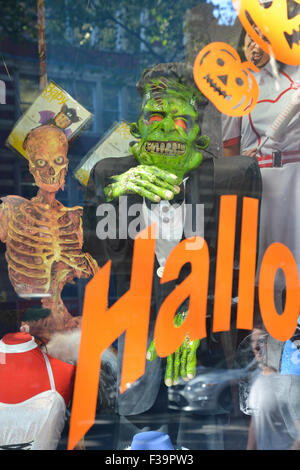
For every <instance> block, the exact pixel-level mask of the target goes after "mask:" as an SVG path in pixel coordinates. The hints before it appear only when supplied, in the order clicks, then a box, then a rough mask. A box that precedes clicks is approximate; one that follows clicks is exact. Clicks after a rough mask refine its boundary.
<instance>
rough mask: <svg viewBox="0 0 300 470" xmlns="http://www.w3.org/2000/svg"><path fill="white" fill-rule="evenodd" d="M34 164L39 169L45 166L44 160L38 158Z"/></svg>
mask: <svg viewBox="0 0 300 470" xmlns="http://www.w3.org/2000/svg"><path fill="white" fill-rule="evenodd" d="M35 163H36V166H38V167H40V168H43V167H44V166H46V165H47V162H46V160H42V159H41V158H39V159H38V160H37V161H36V162H35Z"/></svg>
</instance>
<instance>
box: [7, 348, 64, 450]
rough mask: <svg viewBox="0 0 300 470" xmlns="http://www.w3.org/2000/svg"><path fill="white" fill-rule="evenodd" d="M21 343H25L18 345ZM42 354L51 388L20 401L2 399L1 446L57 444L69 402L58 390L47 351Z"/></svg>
mask: <svg viewBox="0 0 300 470" xmlns="http://www.w3.org/2000/svg"><path fill="white" fill-rule="evenodd" d="M25 344H26V343H25ZM21 345H22V343H21V344H19V345H15V346H21ZM43 355H44V358H45V362H46V366H47V371H48V375H49V382H50V387H51V390H47V391H45V392H42V393H39V394H38V395H35V396H33V397H31V398H29V399H28V400H25V401H23V402H21V403H16V404H8V403H0V449H1V450H5V449H7V448H9V449H24V450H55V449H56V448H57V445H58V442H59V439H60V436H61V433H62V430H63V428H64V425H65V414H66V405H65V402H64V399H63V397H62V396H61V395H60V394H59V393H58V392H57V391H56V390H55V383H54V378H53V373H52V369H51V364H50V361H49V359H48V357H47V356H46V355H45V354H44V353H43ZM16 386H17V384H16Z"/></svg>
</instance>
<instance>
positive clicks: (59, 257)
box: [0, 125, 98, 339]
mask: <svg viewBox="0 0 300 470" xmlns="http://www.w3.org/2000/svg"><path fill="white" fill-rule="evenodd" d="M67 151H68V141H67V138H66V136H65V134H64V133H63V132H62V131H61V130H60V129H58V128H56V127H54V126H51V125H49V126H48V125H46V126H42V127H39V128H36V129H34V130H33V131H31V132H30V133H29V135H28V136H27V139H26V154H27V158H28V160H29V171H30V172H31V174H32V175H33V177H34V179H35V183H36V185H37V186H38V187H39V190H38V193H37V195H36V197H34V198H32V199H31V200H27V199H25V198H23V197H20V196H7V197H4V198H2V201H3V202H2V205H1V206H0V239H1V240H2V241H3V242H4V243H6V260H7V264H8V272H9V278H10V281H11V283H12V285H13V287H14V289H15V291H16V293H17V294H18V295H19V296H20V297H25V298H31V297H41V299H42V300H41V302H42V306H43V307H44V308H45V309H49V310H50V311H51V313H50V315H49V316H47V317H46V318H44V319H39V320H37V321H32V322H30V333H31V334H34V335H40V336H42V337H43V338H45V339H49V337H50V335H51V334H52V333H53V332H54V331H62V330H65V329H70V328H75V327H78V326H80V317H73V316H72V315H71V314H70V313H69V312H68V310H67V308H66V306H65V305H64V303H63V301H62V298H61V291H62V289H63V287H64V286H65V284H66V283H69V282H73V280H74V278H81V277H84V278H88V277H90V276H93V275H94V274H95V273H96V272H97V269H98V265H97V263H96V261H95V260H94V259H93V258H92V257H91V256H90V255H89V254H88V253H83V252H82V221H81V214H82V209H81V207H79V206H77V207H72V208H67V207H65V206H64V205H63V204H61V203H60V202H59V201H57V200H56V198H55V195H56V193H57V191H58V190H59V189H64V184H65V176H66V173H67V170H68V158H67Z"/></svg>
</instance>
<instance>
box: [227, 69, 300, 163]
mask: <svg viewBox="0 0 300 470" xmlns="http://www.w3.org/2000/svg"><path fill="white" fill-rule="evenodd" d="M254 75H255V78H256V80H257V83H258V85H259V97H258V102H257V104H256V106H255V108H254V110H253V111H252V112H251V113H250V114H248V115H246V116H244V117H242V118H234V117H230V116H225V115H223V116H222V134H223V142H224V141H225V142H226V141H227V140H231V139H234V138H239V137H240V138H241V141H240V146H241V153H242V152H244V151H246V150H249V149H251V148H256V147H258V145H259V144H260V143H261V142H262V141H263V140H264V136H265V134H266V132H267V130H268V129H269V128H270V126H271V125H272V124H273V122H274V120H275V119H276V118H277V116H278V115H279V114H280V113H281V112H282V111H283V110H284V108H285V107H286V106H287V104H288V103H289V102H290V100H291V98H292V96H293V94H294V93H295V91H296V90H297V87H298V86H299V85H300V67H298V66H297V67H295V66H288V65H286V66H285V67H284V70H283V71H282V72H281V73H280V74H279V75H278V76H276V75H275V74H274V72H273V69H272V66H271V64H270V62H269V63H268V64H267V65H266V66H265V67H263V68H262V69H261V70H260V71H259V72H256V73H255V72H254ZM299 121H300V112H298V113H297V114H296V116H294V117H293V119H292V120H291V121H290V123H289V124H288V126H287V128H286V132H285V133H284V135H283V136H282V138H281V139H280V141H274V140H272V139H269V140H268V141H267V142H266V143H265V144H264V146H263V147H262V148H261V155H270V154H272V152H273V151H274V150H280V151H282V152H285V153H289V152H295V151H296V152H297V155H298V156H299V154H300V135H299V129H300V123H299ZM298 151H299V153H298Z"/></svg>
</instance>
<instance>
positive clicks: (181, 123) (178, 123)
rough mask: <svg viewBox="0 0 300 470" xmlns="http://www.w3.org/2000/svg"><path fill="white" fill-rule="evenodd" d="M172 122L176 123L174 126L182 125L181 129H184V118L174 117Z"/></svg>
mask: <svg viewBox="0 0 300 470" xmlns="http://www.w3.org/2000/svg"><path fill="white" fill-rule="evenodd" d="M174 122H175V125H176V126H180V127H182V128H183V129H186V127H187V126H186V122H185V120H184V119H182V118H179V119H175V121H174Z"/></svg>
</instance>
